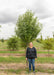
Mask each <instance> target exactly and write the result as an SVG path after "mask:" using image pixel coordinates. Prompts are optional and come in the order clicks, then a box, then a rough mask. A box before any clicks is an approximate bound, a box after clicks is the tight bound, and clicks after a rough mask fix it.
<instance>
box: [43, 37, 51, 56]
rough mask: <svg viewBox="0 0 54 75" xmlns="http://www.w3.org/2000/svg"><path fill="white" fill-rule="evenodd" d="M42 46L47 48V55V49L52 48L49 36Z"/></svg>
mask: <svg viewBox="0 0 54 75" xmlns="http://www.w3.org/2000/svg"><path fill="white" fill-rule="evenodd" d="M43 47H44V49H47V50H48V56H49V51H50V49H52V42H51V41H50V39H49V38H48V39H46V40H44V44H43Z"/></svg>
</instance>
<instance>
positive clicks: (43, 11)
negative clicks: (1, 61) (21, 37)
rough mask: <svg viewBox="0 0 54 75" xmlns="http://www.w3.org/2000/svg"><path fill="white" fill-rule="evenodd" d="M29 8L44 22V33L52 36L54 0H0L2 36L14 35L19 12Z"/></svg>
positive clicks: (0, 33) (53, 29) (44, 35)
mask: <svg viewBox="0 0 54 75" xmlns="http://www.w3.org/2000/svg"><path fill="white" fill-rule="evenodd" d="M27 9H31V10H32V11H33V12H35V16H38V18H39V21H40V22H41V23H42V24H43V29H42V35H43V37H44V38H45V37H46V36H50V37H52V32H53V31H54V0H0V25H2V28H1V32H0V36H1V37H0V38H2V37H3V38H8V37H10V36H11V35H14V28H15V24H16V21H17V19H18V16H19V14H23V13H25V11H26V10H27Z"/></svg>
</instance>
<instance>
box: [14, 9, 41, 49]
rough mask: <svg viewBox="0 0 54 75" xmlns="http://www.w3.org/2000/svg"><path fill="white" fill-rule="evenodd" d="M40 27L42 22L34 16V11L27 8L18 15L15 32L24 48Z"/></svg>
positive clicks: (35, 35)
mask: <svg viewBox="0 0 54 75" xmlns="http://www.w3.org/2000/svg"><path fill="white" fill-rule="evenodd" d="M41 29H42V24H41V23H40V22H39V21H38V18H37V17H34V13H33V12H32V11H30V10H27V11H26V12H25V14H23V15H20V16H19V17H18V20H17V23H16V28H15V32H16V35H17V36H19V37H20V38H21V40H22V42H23V43H22V45H23V47H24V48H26V47H27V46H28V43H29V42H30V41H33V40H34V39H35V38H36V37H37V35H38V34H39V32H40V31H41Z"/></svg>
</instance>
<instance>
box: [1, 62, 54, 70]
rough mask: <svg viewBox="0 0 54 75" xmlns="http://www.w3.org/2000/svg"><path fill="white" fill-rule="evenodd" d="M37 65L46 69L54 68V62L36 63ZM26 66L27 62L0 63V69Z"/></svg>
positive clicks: (23, 67)
mask: <svg viewBox="0 0 54 75" xmlns="http://www.w3.org/2000/svg"><path fill="white" fill-rule="evenodd" d="M35 67H36V68H37V67H42V68H44V69H49V68H50V69H54V64H50V63H44V64H41V63H35ZM25 68H26V64H25V63H24V64H23V63H4V64H3V63H0V70H3V69H15V70H17V69H25Z"/></svg>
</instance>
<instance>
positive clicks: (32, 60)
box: [28, 58, 35, 71]
mask: <svg viewBox="0 0 54 75" xmlns="http://www.w3.org/2000/svg"><path fill="white" fill-rule="evenodd" d="M28 62H29V70H31V64H32V68H33V71H35V58H34V59H29V58H28Z"/></svg>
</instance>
